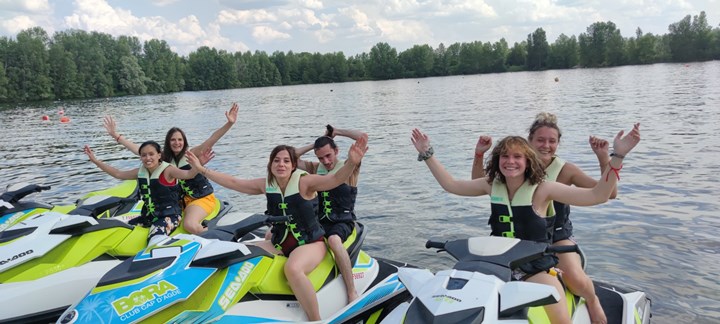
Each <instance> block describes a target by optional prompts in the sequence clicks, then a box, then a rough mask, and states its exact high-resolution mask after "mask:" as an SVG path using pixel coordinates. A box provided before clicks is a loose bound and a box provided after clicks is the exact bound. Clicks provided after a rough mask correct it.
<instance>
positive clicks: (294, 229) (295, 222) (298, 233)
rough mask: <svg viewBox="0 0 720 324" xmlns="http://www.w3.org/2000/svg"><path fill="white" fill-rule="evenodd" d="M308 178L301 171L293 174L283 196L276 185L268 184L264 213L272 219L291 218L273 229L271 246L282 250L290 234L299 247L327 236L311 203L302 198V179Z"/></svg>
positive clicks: (266, 183)
mask: <svg viewBox="0 0 720 324" xmlns="http://www.w3.org/2000/svg"><path fill="white" fill-rule="evenodd" d="M306 174H308V173H307V172H305V171H302V170H295V171H293V173H292V175H291V176H290V182H288V185H287V187H286V188H285V194H284V195H283V192H282V190H280V187H279V186H278V184H277V182H275V181H273V182H272V183H270V182H269V180H266V181H265V197H266V198H267V211H265V213H266V214H268V215H272V216H290V220H289V221H288V222H286V223H281V224H275V225H273V227H272V243H273V244H275V247H276V248H279V246H280V244H281V243H282V242H283V241H285V238H286V237H287V235H288V234H291V235H292V236H294V237H295V239H297V241H298V245H304V244H307V243H312V242H315V241H317V240H318V239H320V238H321V237H322V236H323V235H325V231H324V230H323V228H322V226H320V223H319V222H318V217H317V215H316V214H315V210H314V209H313V204H312V200H307V199H305V198H303V197H302V196H301V195H300V177H301V176H304V175H306Z"/></svg>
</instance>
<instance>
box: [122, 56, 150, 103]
mask: <svg viewBox="0 0 720 324" xmlns="http://www.w3.org/2000/svg"><path fill="white" fill-rule="evenodd" d="M119 76H120V80H119V83H120V89H121V90H123V91H124V92H126V93H128V94H131V95H142V94H145V93H146V92H147V86H146V85H145V82H146V79H147V78H146V77H145V72H143V70H142V68H140V64H138V60H137V58H135V56H132V55H128V56H123V57H122V58H120V73H119Z"/></svg>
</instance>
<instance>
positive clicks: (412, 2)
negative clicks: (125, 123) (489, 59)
mask: <svg viewBox="0 0 720 324" xmlns="http://www.w3.org/2000/svg"><path fill="white" fill-rule="evenodd" d="M703 10H704V11H705V12H706V14H707V16H708V22H709V24H710V25H711V26H713V27H717V26H718V24H719V23H720V0H657V1H649V0H587V1H584V0H364V1H355V0H352V1H351V0H334V1H327V0H122V1H121V0H54V1H51V0H0V35H4V36H9V37H15V35H16V34H17V33H18V32H19V31H20V30H22V29H25V28H29V27H33V26H41V27H43V28H44V29H45V30H46V31H47V32H48V34H50V35H52V34H53V33H54V32H55V31H62V30H66V29H70V28H74V29H83V30H87V31H99V32H103V33H108V34H111V35H114V36H119V35H130V36H137V37H139V38H140V39H141V40H143V41H144V40H148V39H152V38H158V39H163V40H166V41H167V42H168V43H169V44H170V46H171V47H172V49H173V50H174V51H175V52H177V53H179V54H181V55H187V54H188V53H190V52H192V51H193V50H195V49H197V48H198V47H200V46H204V45H206V46H210V47H215V48H218V49H224V50H227V51H230V52H235V51H247V50H251V51H255V50H261V51H266V52H268V53H272V52H273V51H276V50H280V51H284V52H287V51H289V50H292V51H295V52H303V51H307V52H320V53H327V52H336V51H343V52H344V53H345V54H346V55H354V54H358V53H362V52H369V51H370V49H371V48H372V46H373V45H375V44H377V43H378V42H387V43H389V44H390V45H391V46H392V47H395V48H396V49H398V51H402V50H405V49H407V48H409V47H412V46H413V45H415V44H429V45H430V46H432V47H433V48H435V47H437V45H438V44H439V43H444V44H445V45H446V46H447V45H449V44H452V43H455V42H471V41H483V42H487V41H490V42H495V41H497V40H499V39H500V38H503V37H504V38H505V39H506V40H507V41H508V43H509V44H510V45H511V46H512V44H513V43H514V42H519V41H522V40H524V39H526V38H527V35H528V34H529V33H532V32H533V31H534V30H535V29H536V28H538V27H542V28H543V29H544V30H545V31H546V33H547V37H548V41H549V42H551V43H552V42H553V41H555V39H556V38H557V37H558V36H559V35H560V34H562V33H564V34H566V35H568V36H570V35H576V36H577V35H579V34H580V33H582V32H584V31H585V30H586V28H587V26H589V25H590V24H592V23H593V22H596V21H608V20H610V21H612V22H614V23H615V24H616V25H617V26H618V28H620V30H621V32H622V34H623V36H625V37H628V36H631V35H634V33H635V29H636V28H637V27H640V28H642V30H643V31H644V32H650V33H654V34H665V33H667V27H668V25H669V24H671V23H673V22H677V21H679V20H680V19H682V18H683V17H684V16H685V15H688V14H690V15H697V14H699V13H700V11H703Z"/></svg>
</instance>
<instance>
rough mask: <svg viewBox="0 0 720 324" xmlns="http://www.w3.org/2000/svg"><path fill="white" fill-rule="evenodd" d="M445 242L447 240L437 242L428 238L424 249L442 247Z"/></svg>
mask: <svg viewBox="0 0 720 324" xmlns="http://www.w3.org/2000/svg"><path fill="white" fill-rule="evenodd" d="M445 243H447V241H445V242H438V241H433V240H428V241H427V242H425V248H426V249H431V248H436V249H444V248H445Z"/></svg>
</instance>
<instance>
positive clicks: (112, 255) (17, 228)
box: [0, 194, 250, 322]
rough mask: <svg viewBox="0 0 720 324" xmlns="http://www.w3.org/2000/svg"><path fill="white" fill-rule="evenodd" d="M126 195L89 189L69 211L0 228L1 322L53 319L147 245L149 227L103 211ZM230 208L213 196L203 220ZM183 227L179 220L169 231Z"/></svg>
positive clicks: (211, 221) (214, 221)
mask: <svg viewBox="0 0 720 324" xmlns="http://www.w3.org/2000/svg"><path fill="white" fill-rule="evenodd" d="M128 200H130V201H134V200H135V198H119V197H108V196H104V195H101V194H98V195H90V196H88V197H87V198H84V199H83V200H82V201H81V202H80V207H77V208H76V209H74V210H73V211H70V212H68V213H60V212H56V211H52V210H51V211H46V212H42V213H39V214H36V215H31V216H29V217H27V218H26V219H25V220H23V221H22V222H19V223H17V224H15V225H13V226H11V227H9V228H7V229H6V230H4V231H2V232H0V305H12V307H4V308H3V309H4V310H3V311H2V312H0V322H5V321H19V322H31V321H45V322H48V321H54V320H56V319H57V317H58V316H59V315H60V314H61V313H62V312H63V311H64V310H65V309H66V308H67V307H68V306H70V305H71V304H72V303H73V302H74V301H76V300H78V299H80V298H82V297H83V296H84V295H85V293H87V291H88V290H89V289H91V288H92V287H93V286H94V285H95V284H96V283H97V282H98V280H99V279H100V277H102V275H103V274H104V273H105V272H107V271H108V270H110V269H112V268H113V267H115V266H117V265H118V264H120V263H121V262H122V260H124V259H127V258H128V257H132V256H134V255H136V254H137V253H138V252H140V251H142V250H143V249H144V248H146V247H147V236H148V234H149V228H147V227H141V226H132V225H129V224H128V223H127V222H125V220H124V219H118V218H113V217H103V215H109V214H108V213H105V212H106V211H108V210H112V209H114V208H118V207H119V206H121V205H122V204H123V203H124V202H127V201H128ZM230 208H231V206H230V205H229V204H228V203H226V202H220V201H219V200H216V205H215V209H214V210H213V212H212V213H211V214H210V216H208V218H207V219H206V220H209V222H208V223H207V226H208V227H213V226H217V223H219V222H220V220H221V219H222V216H223V215H225V214H226V213H227V212H228V211H229V210H230ZM247 215H250V214H249V213H248V214H246V216H247ZM183 233H187V231H186V230H185V229H184V228H183V227H182V226H180V227H179V228H178V229H176V230H175V231H174V232H173V233H172V235H178V234H183Z"/></svg>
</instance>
